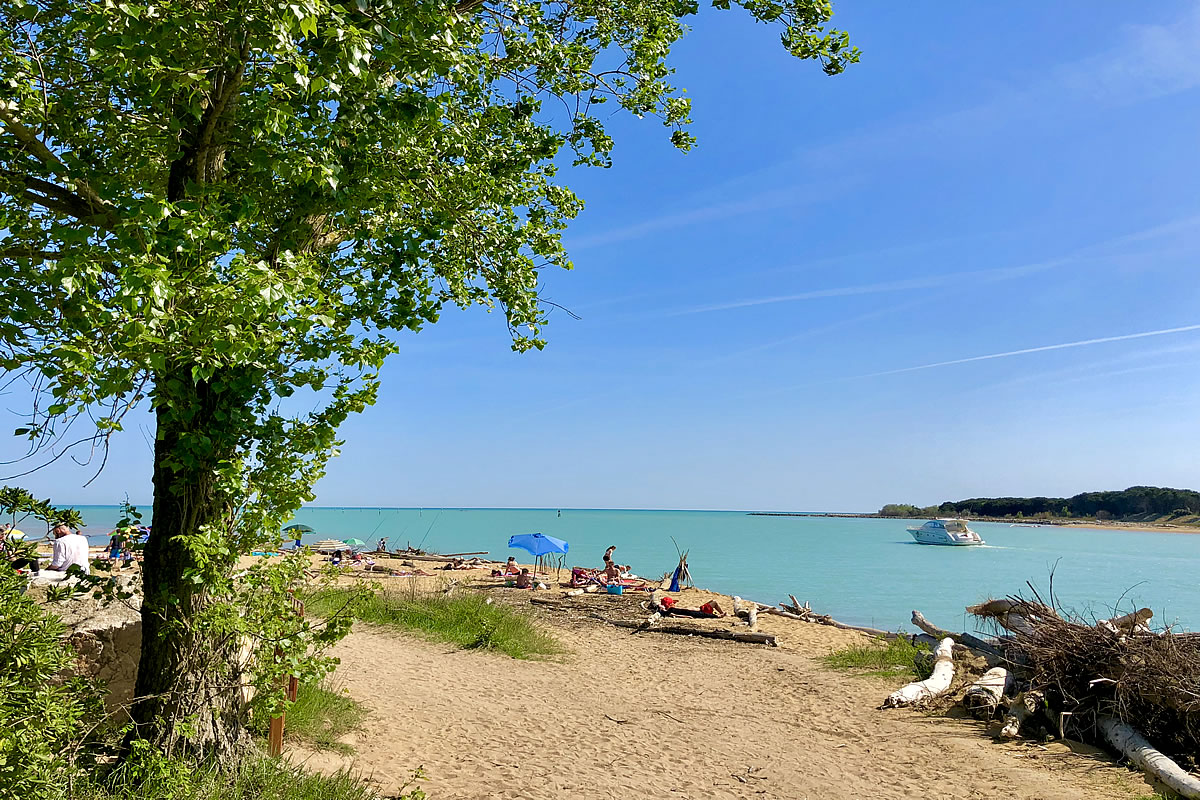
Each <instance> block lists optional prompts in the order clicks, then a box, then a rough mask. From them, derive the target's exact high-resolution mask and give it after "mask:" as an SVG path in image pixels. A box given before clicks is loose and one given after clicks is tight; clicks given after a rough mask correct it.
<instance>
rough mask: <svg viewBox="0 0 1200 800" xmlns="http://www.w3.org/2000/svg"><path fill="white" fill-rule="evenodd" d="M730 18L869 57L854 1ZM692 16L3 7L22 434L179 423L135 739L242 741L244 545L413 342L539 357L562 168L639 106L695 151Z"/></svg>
mask: <svg viewBox="0 0 1200 800" xmlns="http://www.w3.org/2000/svg"><path fill="white" fill-rule="evenodd" d="M712 5H713V6H716V7H717V8H729V7H730V6H731V5H738V6H740V7H741V8H742V9H744V10H745V11H746V12H748V13H749V14H750V15H751V16H752V17H753V18H754V19H756V20H758V21H760V22H763V23H769V24H772V25H775V26H777V27H778V28H779V29H780V31H781V32H780V36H781V40H782V44H783V46H784V47H785V48H786V49H787V50H788V51H789V52H790V53H792V54H793V55H795V56H797V57H799V58H802V59H814V60H817V61H818V62H819V63H820V64H821V66H822V68H823V69H824V71H825V72H827V73H829V74H836V73H838V72H840V71H841V70H842V69H843V68H844V67H845V66H846V65H847V64H848V63H850V62H853V61H855V60H857V58H858V53H857V51H856V50H855V49H854V48H852V47H850V46H849V44H848V39H847V37H846V35H845V34H844V33H842V32H840V31H836V30H833V29H830V28H827V27H826V25H827V23H828V21H829V19H830V16H831V14H832V8H831V4H830V2H829V0H713V2H712ZM698 10H699V6H698V3H697V2H696V0H617V2H607V1H606V0H605V1H599V0H582V1H579V0H577V1H576V2H570V3H568V2H565V1H563V0H457V1H455V0H450V1H449V2H447V1H446V0H440V1H439V0H435V2H426V1H424V0H344V2H330V0H288V2H279V1H278V0H216V1H215V2H212V1H209V0H162V2H153V3H150V2H137V1H136V0H130V2H123V1H121V0H82V2H80V1H79V0H0V20H3V23H4V24H3V28H2V32H0V86H3V91H2V92H0V263H2V264H3V268H4V281H3V282H2V283H0V369H2V370H4V371H5V372H6V373H7V374H8V375H9V376H10V378H19V379H20V378H23V379H25V380H26V381H27V382H28V383H29V384H30V385H31V387H32V390H33V393H34V396H35V398H36V399H35V401H34V406H33V408H32V410H31V413H30V415H29V419H28V421H27V423H26V424H24V425H23V426H22V427H21V428H19V429H18V431H17V433H18V435H20V436H23V437H26V438H27V439H28V441H29V447H30V455H31V457H33V458H34V459H35V462H34V463H35V464H36V463H38V462H37V461H36V459H37V458H39V457H44V458H46V459H53V458H55V457H57V456H58V455H60V454H61V453H62V452H63V449H64V448H66V447H69V446H71V445H73V444H76V443H78V444H82V445H83V446H84V447H90V448H92V450H93V452H96V453H98V454H100V456H99V459H98V460H99V463H100V464H102V463H103V454H104V452H105V447H106V444H107V442H108V440H109V437H111V436H112V435H113V434H114V433H116V432H118V431H120V430H121V426H122V419H123V418H124V417H125V415H126V414H127V413H128V411H129V410H130V409H131V408H134V407H136V406H138V405H139V404H141V403H144V402H149V403H150V405H151V407H152V408H153V410H154V413H155V416H156V437H155V444H154V447H155V454H154V475H153V481H154V509H153V514H154V519H153V523H154V534H153V535H152V536H151V537H150V539H149V541H148V542H147V545H146V551H145V555H146V559H145V569H144V576H145V601H144V603H143V649H142V661H141V665H140V669H139V678H138V689H137V692H138V695H139V696H140V697H142V698H144V699H143V700H142V701H139V706H138V707H136V708H135V713H134V716H135V719H136V720H137V721H138V722H139V724H141V725H143V726H146V729H149V730H157V732H158V734H162V735H166V734H168V733H169V734H170V736H171V737H175V738H176V739H177V738H178V737H186V738H187V739H189V741H190V742H191V744H192V745H195V746H196V747H197V748H199V749H204V748H206V747H208V746H209V744H213V743H215V744H216V745H218V746H219V745H220V744H221V742H223V741H228V740H229V739H230V736H229V733H230V731H232V730H234V729H235V728H236V726H237V720H238V710H237V709H236V708H234V707H233V706H231V705H229V703H230V702H231V701H229V700H228V698H226V697H225V696H224V695H219V694H218V693H217V692H215V690H214V689H213V688H212V687H213V686H217V685H232V684H231V683H230V682H231V681H237V680H240V678H239V676H238V675H237V674H231V673H229V672H228V669H227V665H228V664H229V663H230V661H231V649H232V648H233V647H234V644H235V643H236V637H237V635H238V631H239V628H238V626H239V625H244V623H243V621H241V620H240V619H239V618H238V617H237V614H236V613H233V612H230V611H229V610H228V608H226V612H225V613H217V610H219V609H220V608H221V607H222V606H221V603H223V602H227V601H228V600H229V598H233V597H235V595H236V593H235V591H234V587H233V585H232V580H233V579H232V577H231V574H232V566H233V563H234V560H235V558H236V555H237V554H238V553H239V552H245V551H246V550H247V549H249V547H251V546H253V545H254V544H255V543H257V542H258V541H260V540H261V539H262V538H263V537H270V536H272V535H277V533H278V530H279V526H280V524H281V523H282V522H283V521H285V520H286V519H287V517H288V516H289V515H290V514H291V513H292V511H293V510H294V509H295V508H297V507H298V506H299V505H300V504H301V503H302V502H304V501H306V500H310V499H312V496H313V495H312V486H313V484H314V482H315V481H316V480H317V478H319V477H320V475H321V474H323V471H324V469H325V466H326V463H327V460H328V458H329V457H331V456H332V455H333V454H335V453H336V451H337V446H338V440H337V429H338V425H339V424H340V423H341V422H342V421H343V420H344V419H345V418H346V416H347V415H348V414H351V413H354V412H357V411H360V410H362V409H363V408H364V407H366V406H367V405H369V404H370V403H371V402H372V401H373V399H374V397H375V392H376V389H377V385H378V381H377V374H378V370H379V368H380V366H381V365H382V364H383V362H384V360H385V358H386V357H387V356H388V355H389V354H391V353H393V352H395V351H396V348H397V335H398V334H399V333H401V332H404V331H416V330H419V329H420V328H421V327H422V326H424V325H427V324H429V323H432V322H435V321H436V320H437V318H438V315H439V313H440V311H441V310H442V309H443V308H444V307H445V306H446V305H447V304H454V305H458V306H471V305H482V306H485V307H487V308H489V309H497V310H499V311H500V312H501V313H502V315H503V318H504V321H505V323H506V324H507V326H508V328H509V330H510V331H511V332H512V336H513V347H514V348H515V349H517V350H527V349H529V348H538V347H541V346H542V344H543V340H542V333H541V329H542V326H543V324H544V322H545V321H546V311H545V304H543V303H542V302H540V301H539V298H538V287H539V271H540V270H542V269H545V268H568V267H570V262H569V259H568V257H567V254H566V252H565V250H564V248H563V245H562V243H561V241H560V234H561V232H562V231H563V229H564V227H565V226H566V224H567V223H568V221H569V220H570V219H571V218H572V217H574V216H575V215H576V214H577V213H578V211H579V210H580V208H581V201H580V200H579V198H577V197H576V196H575V195H574V194H573V193H572V192H571V191H570V190H569V189H567V188H566V187H565V186H563V185H562V184H561V183H560V182H559V181H558V178H557V175H558V170H559V168H560V167H561V166H562V165H564V164H574V165H593V166H606V165H608V163H609V159H610V154H611V151H612V147H613V142H612V140H611V138H610V137H609V135H608V134H607V133H606V131H605V128H604V125H603V118H604V117H605V115H607V114H608V113H609V111H608V109H610V108H612V107H614V106H615V107H617V108H619V109H623V110H625V111H627V112H629V113H631V114H634V115H637V116H651V117H656V118H658V119H659V120H661V122H662V123H663V124H664V125H665V126H667V129H668V130H669V132H670V133H669V135H670V137H671V140H672V142H673V143H674V144H675V145H676V146H677V147H679V148H681V149H684V150H686V149H687V148H689V147H690V146H691V145H692V139H691V137H690V135H689V134H688V133H687V124H688V122H689V113H690V109H689V103H688V101H687V99H686V98H685V97H683V95H682V94H681V92H680V91H679V90H677V89H676V88H675V87H674V86H673V85H672V84H671V82H670V81H671V69H670V67H669V65H668V61H667V57H668V54H669V51H670V48H671V46H672V45H673V44H674V43H675V42H676V41H677V40H678V39H679V37H680V36H681V35H682V34H683V33H684V30H685V28H684V20H685V19H686V18H687V17H689V16H691V15H693V14H695V13H697V12H698ZM280 588H281V587H280V586H274V589H275V590H279V589H280ZM223 598H224V599H223ZM222 670H225V672H224V673H222ZM205 681H207V683H205ZM174 719H187V720H189V722H190V723H191V724H190V725H189V726H187V728H186V731H185V730H184V727H183V726H178V730H176V731H174V732H172V729H171V727H170V726H171V724H172V720H174ZM172 741H174V739H172Z"/></svg>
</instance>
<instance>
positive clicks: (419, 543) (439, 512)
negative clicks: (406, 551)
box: [417, 508, 445, 550]
mask: <svg viewBox="0 0 1200 800" xmlns="http://www.w3.org/2000/svg"><path fill="white" fill-rule="evenodd" d="M444 510H445V509H441V508H439V509H438V513H437V515H436V516H434V518H433V522H431V523H429V527H428V528H426V529H425V535H424V536H422V537H421V541H419V542H417V549H418V550H420V549H421V547H422V546H423V545H424V544H425V540H426V539H428V538H429V532H430V531H431V530H433V526H434V525H437V521H438V517H440V516H441V515H442V511H444Z"/></svg>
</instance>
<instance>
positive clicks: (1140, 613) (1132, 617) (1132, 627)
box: [1096, 608, 1154, 633]
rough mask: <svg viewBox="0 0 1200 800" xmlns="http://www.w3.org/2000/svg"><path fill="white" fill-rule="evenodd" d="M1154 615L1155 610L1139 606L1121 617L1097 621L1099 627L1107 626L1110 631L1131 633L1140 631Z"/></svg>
mask: <svg viewBox="0 0 1200 800" xmlns="http://www.w3.org/2000/svg"><path fill="white" fill-rule="evenodd" d="M1153 616H1154V612H1153V611H1151V610H1150V609H1148V608H1139V609H1138V610H1137V611H1134V612H1132V613H1129V614H1124V615H1122V616H1120V617H1113V618H1112V619H1102V620H1100V621H1099V622H1097V623H1096V627H1097V628H1105V629H1107V630H1110V631H1120V632H1123V633H1131V632H1133V631H1138V630H1139V629H1140V628H1145V627H1146V623H1147V622H1149V621H1150V618H1151V617H1153Z"/></svg>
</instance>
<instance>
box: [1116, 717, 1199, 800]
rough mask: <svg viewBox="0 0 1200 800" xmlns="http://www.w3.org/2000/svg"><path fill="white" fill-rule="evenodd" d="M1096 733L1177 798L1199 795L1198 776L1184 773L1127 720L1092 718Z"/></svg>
mask: <svg viewBox="0 0 1200 800" xmlns="http://www.w3.org/2000/svg"><path fill="white" fill-rule="evenodd" d="M1096 725H1097V727H1098V728H1099V729H1100V733H1101V734H1103V735H1104V738H1105V739H1106V740H1107V741H1108V743H1109V744H1111V745H1112V746H1113V747H1114V748H1115V749H1116V750H1117V751H1118V752H1120V753H1121V754H1122V755H1124V756H1125V757H1126V758H1128V759H1129V760H1130V761H1132V762H1133V763H1134V764H1137V765H1138V767H1140V768H1141V769H1142V770H1143V771H1145V772H1148V773H1149V774H1151V775H1153V776H1154V777H1155V778H1157V779H1158V780H1159V781H1161V782H1162V783H1163V784H1165V785H1166V786H1167V787H1168V788H1170V789H1171V791H1173V792H1175V793H1176V794H1178V795H1179V796H1180V797H1185V798H1188V800H1194V798H1200V778H1197V777H1196V776H1194V775H1192V774H1190V773H1188V772H1187V771H1185V770H1184V769H1182V768H1181V767H1180V766H1179V765H1178V764H1176V763H1175V762H1174V761H1172V760H1171V759H1170V758H1168V757H1167V756H1165V755H1163V754H1162V753H1160V752H1158V751H1157V750H1155V749H1154V748H1153V747H1152V746H1151V745H1150V743H1149V742H1148V741H1146V738H1145V737H1144V736H1142V735H1141V734H1140V733H1138V732H1137V731H1136V730H1135V729H1134V728H1133V727H1132V726H1130V725H1129V724H1128V723H1125V722H1122V721H1121V720H1119V719H1117V718H1116V717H1101V718H1100V719H1098V720H1097V721H1096Z"/></svg>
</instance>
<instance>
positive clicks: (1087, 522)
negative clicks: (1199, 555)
mask: <svg viewBox="0 0 1200 800" xmlns="http://www.w3.org/2000/svg"><path fill="white" fill-rule="evenodd" d="M747 516H751V517H829V518H833V519H894V520H900V521H915V520H922V519H926V517H892V516H884V515H882V514H864V513H857V514H856V513H844V514H835V513H811V512H810V513H803V512H798V511H749V512H747ZM969 519H970V520H971V521H973V522H994V523H997V524H999V525H1005V524H1007V525H1016V526H1019V527H1024V528H1048V527H1051V526H1054V527H1061V528H1090V529H1094V530H1122V531H1132V532H1136V533H1200V526H1192V525H1173V524H1171V523H1169V522H1122V521H1121V520H1098V519H1067V518H1065V517H1054V518H1051V519H1018V518H1015V517H970V518H969Z"/></svg>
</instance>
